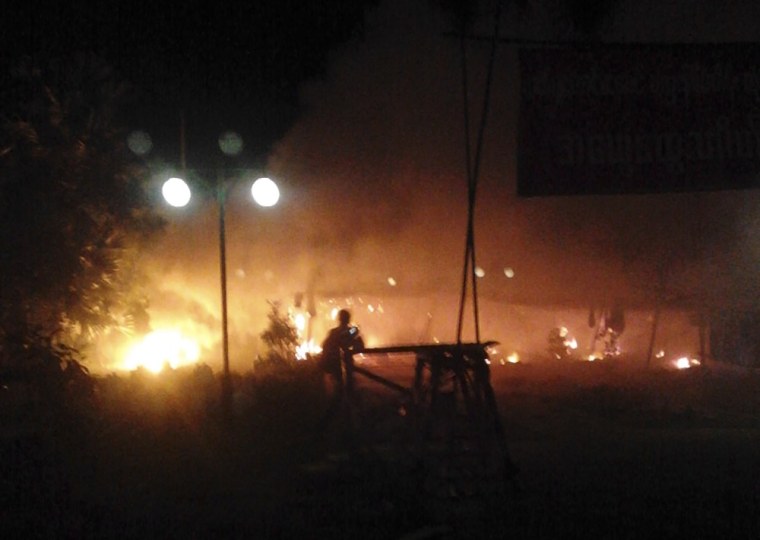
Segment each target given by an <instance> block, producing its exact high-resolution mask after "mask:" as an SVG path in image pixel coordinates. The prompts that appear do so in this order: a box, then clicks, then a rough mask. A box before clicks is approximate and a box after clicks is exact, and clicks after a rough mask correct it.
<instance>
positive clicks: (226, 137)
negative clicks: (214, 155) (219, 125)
mask: <svg viewBox="0 0 760 540" xmlns="http://www.w3.org/2000/svg"><path fill="white" fill-rule="evenodd" d="M219 149H220V150H221V151H222V152H224V153H225V154H227V155H228V156H237V155H238V154H240V152H242V151H243V139H242V138H241V137H240V135H238V134H237V133H235V132H234V131H225V132H224V133H222V134H221V135H219Z"/></svg>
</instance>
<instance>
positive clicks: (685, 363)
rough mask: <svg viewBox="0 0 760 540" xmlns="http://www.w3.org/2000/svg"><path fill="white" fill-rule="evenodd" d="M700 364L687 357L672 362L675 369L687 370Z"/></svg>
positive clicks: (694, 359)
mask: <svg viewBox="0 0 760 540" xmlns="http://www.w3.org/2000/svg"><path fill="white" fill-rule="evenodd" d="M700 363H701V362H700V361H699V360H697V359H696V358H689V357H688V356H682V357H681V358H678V359H677V360H674V361H673V365H674V366H676V368H677V369H689V368H690V367H692V366H698V365H700Z"/></svg>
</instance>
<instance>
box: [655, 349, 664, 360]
mask: <svg viewBox="0 0 760 540" xmlns="http://www.w3.org/2000/svg"><path fill="white" fill-rule="evenodd" d="M654 356H655V358H662V357H664V356H665V351H663V350H662V349H660V350H659V351H658V352H657V354H655V355H654Z"/></svg>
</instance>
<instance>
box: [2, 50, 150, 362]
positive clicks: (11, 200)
mask: <svg viewBox="0 0 760 540" xmlns="http://www.w3.org/2000/svg"><path fill="white" fill-rule="evenodd" d="M127 91H128V89H127V87H126V86H125V85H124V84H122V83H120V82H119V80H118V79H117V78H116V77H115V76H114V74H113V72H112V71H111V70H110V68H109V67H108V66H107V65H106V64H105V63H103V62H102V61H101V60H100V59H98V58H97V57H96V56H94V55H77V56H75V57H71V58H66V59H61V60H51V61H49V62H46V63H44V64H39V65H37V64H34V63H32V62H31V61H29V60H27V61H22V62H20V63H18V64H17V65H16V67H15V68H14V69H13V71H12V73H11V74H10V79H9V80H8V81H6V84H5V86H4V87H3V95H2V102H3V110H2V113H3V115H2V118H1V120H2V126H1V128H2V131H0V245H1V246H2V251H0V278H1V279H2V288H1V289H0V328H2V331H1V332H0V355H1V356H0V362H1V363H5V364H7V363H14V362H18V361H19V358H20V357H19V356H18V354H17V348H16V349H14V345H13V344H14V343H20V344H22V346H24V347H27V350H29V351H31V350H33V349H35V347H36V344H39V342H40V341H39V339H38V338H37V337H35V336H42V337H43V339H44V340H48V341H49V343H50V344H59V343H68V344H73V343H76V342H77V341H76V340H77V338H87V337H88V336H91V335H93V333H95V332H97V331H98V330H99V329H102V328H103V327H105V326H108V325H113V324H117V323H120V322H124V321H126V320H128V319H129V318H130V316H131V315H130V313H131V312H134V311H135V310H136V309H138V310H139V303H135V305H136V306H138V307H137V308H135V309H133V308H131V307H130V306H129V305H128V304H129V303H130V300H129V297H128V294H127V290H128V287H127V284H128V281H129V277H130V276H129V275H127V274H126V273H125V272H123V270H125V268H126V267H127V266H128V264H129V253H130V252H131V251H132V250H134V249H136V247H137V246H139V245H140V243H141V242H143V241H145V240H146V239H147V238H148V237H149V236H150V234H151V233H153V232H155V231H156V230H158V228H159V227H160V221H159V220H158V219H157V218H156V217H155V216H154V215H153V214H152V212H151V210H150V207H149V206H148V204H147V199H146V197H145V193H144V191H143V185H142V182H143V178H144V175H143V171H142V169H141V167H140V166H139V165H138V164H137V163H135V162H134V161H133V159H132V158H131V157H130V154H129V153H128V152H127V150H126V147H125V144H124V135H125V133H124V132H123V131H121V130H120V129H119V126H118V123H117V115H118V113H119V106H120V103H121V101H122V99H123V98H124V97H125V95H126V93H127ZM43 348H44V347H43ZM49 350H50V351H51V352H54V351H55V349H49ZM58 357H59V359H60V360H65V358H63V357H61V356H60V355H58Z"/></svg>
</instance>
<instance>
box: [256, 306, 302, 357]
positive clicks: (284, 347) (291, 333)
mask: <svg viewBox="0 0 760 540" xmlns="http://www.w3.org/2000/svg"><path fill="white" fill-rule="evenodd" d="M269 306H270V310H269V313H268V314H267V318H268V319H269V326H268V327H267V329H266V330H264V331H263V332H262V333H261V339H263V340H264V343H266V345H267V346H268V347H269V353H268V354H267V360H269V361H270V362H272V363H279V364H283V363H285V364H287V363H290V362H292V361H293V360H295V357H296V347H297V346H298V331H297V330H296V327H295V326H293V324H292V323H291V322H290V319H289V318H288V317H287V315H283V314H282V313H280V304H279V302H269Z"/></svg>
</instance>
